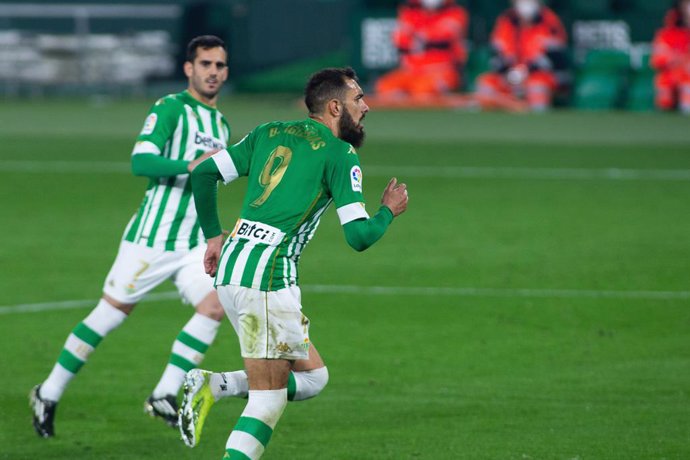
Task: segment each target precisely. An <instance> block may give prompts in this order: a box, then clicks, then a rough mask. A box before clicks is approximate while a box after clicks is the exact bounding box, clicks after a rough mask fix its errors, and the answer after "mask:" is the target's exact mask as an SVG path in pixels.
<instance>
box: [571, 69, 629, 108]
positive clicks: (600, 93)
mask: <svg viewBox="0 0 690 460" xmlns="http://www.w3.org/2000/svg"><path fill="white" fill-rule="evenodd" d="M622 90H623V79H622V78H621V76H620V75H617V74H615V73H611V72H601V71H591V72H584V73H581V74H580V76H579V77H578V78H577V80H576V82H575V95H574V105H575V107H576V108H578V109H587V110H608V109H614V108H616V107H618V105H619V101H620V96H621V93H622Z"/></svg>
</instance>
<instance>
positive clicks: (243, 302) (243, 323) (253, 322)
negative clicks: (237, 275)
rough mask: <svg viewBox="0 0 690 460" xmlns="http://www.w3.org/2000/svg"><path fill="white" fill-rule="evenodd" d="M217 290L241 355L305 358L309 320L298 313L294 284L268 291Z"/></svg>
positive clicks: (245, 356)
mask: <svg viewBox="0 0 690 460" xmlns="http://www.w3.org/2000/svg"><path fill="white" fill-rule="evenodd" d="M217 289H218V298H219V299H220V303H221V304H222V305H223V308H224V309H225V313H226V314H227V315H228V318H229V319H230V322H231V323H232V327H233V328H235V332H236V333H237V337H238V338H239V341H240V350H241V352H242V357H243V358H256V359H288V360H296V359H308V358H309V319H308V318H307V317H306V316H304V315H303V314H302V305H301V300H300V299H301V294H300V290H299V288H298V287H297V286H291V287H288V288H285V289H281V290H279V291H268V292H266V291H260V290H258V289H251V288H246V287H243V286H218V288H217Z"/></svg>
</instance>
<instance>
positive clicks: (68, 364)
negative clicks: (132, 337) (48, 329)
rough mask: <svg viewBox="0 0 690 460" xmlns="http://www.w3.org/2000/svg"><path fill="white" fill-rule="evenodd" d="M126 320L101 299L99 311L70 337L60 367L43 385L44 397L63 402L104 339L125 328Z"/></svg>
mask: <svg viewBox="0 0 690 460" xmlns="http://www.w3.org/2000/svg"><path fill="white" fill-rule="evenodd" d="M126 318H127V315H126V314H125V313H124V312H122V311H120V310H118V309H117V308H115V307H113V306H112V305H110V304H109V303H108V302H106V301H105V300H104V299H101V300H100V302H98V305H96V308H94V309H93V310H92V311H91V313H89V315H88V316H87V317H86V318H84V321H82V322H81V323H79V324H78V325H77V327H75V328H74V329H73V330H72V333H71V334H70V335H69V337H67V341H66V342H65V346H64V347H63V349H62V352H61V353H60V356H59V357H58V360H57V363H55V366H53V370H52V371H51V372H50V375H49V376H48V378H47V379H46V381H45V382H43V383H42V384H41V397H42V398H45V399H48V400H50V401H59V400H60V397H62V393H64V391H65V388H67V384H68V383H69V382H70V381H71V380H72V379H73V378H74V376H75V375H76V374H77V372H79V369H81V368H82V366H83V365H84V364H85V363H86V360H87V359H88V358H89V355H90V354H91V353H93V351H94V349H95V348H96V347H97V346H98V344H99V343H101V340H103V337H105V336H106V335H108V333H110V331H112V330H113V329H115V328H116V327H118V326H119V325H120V324H122V323H123V321H124V320H125V319H126Z"/></svg>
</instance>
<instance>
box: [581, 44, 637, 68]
mask: <svg viewBox="0 0 690 460" xmlns="http://www.w3.org/2000/svg"><path fill="white" fill-rule="evenodd" d="M629 68H630V55H629V54H628V53H627V52H626V51H622V50H615V49H594V50H590V51H589V52H588V53H587V56H586V57H585V62H584V65H583V69H585V70H587V71H597V72H615V73H624V72H627V70H628V69H629Z"/></svg>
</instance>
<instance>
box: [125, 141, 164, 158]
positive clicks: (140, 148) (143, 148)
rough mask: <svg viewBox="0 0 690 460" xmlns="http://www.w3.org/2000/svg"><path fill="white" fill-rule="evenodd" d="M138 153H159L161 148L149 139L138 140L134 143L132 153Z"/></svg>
mask: <svg viewBox="0 0 690 460" xmlns="http://www.w3.org/2000/svg"><path fill="white" fill-rule="evenodd" d="M139 153H153V154H154V155H160V154H161V149H160V148H159V147H158V146H157V145H156V144H154V143H153V142H151V141H139V142H137V143H136V144H134V149H133V150H132V155H137V154H139Z"/></svg>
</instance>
